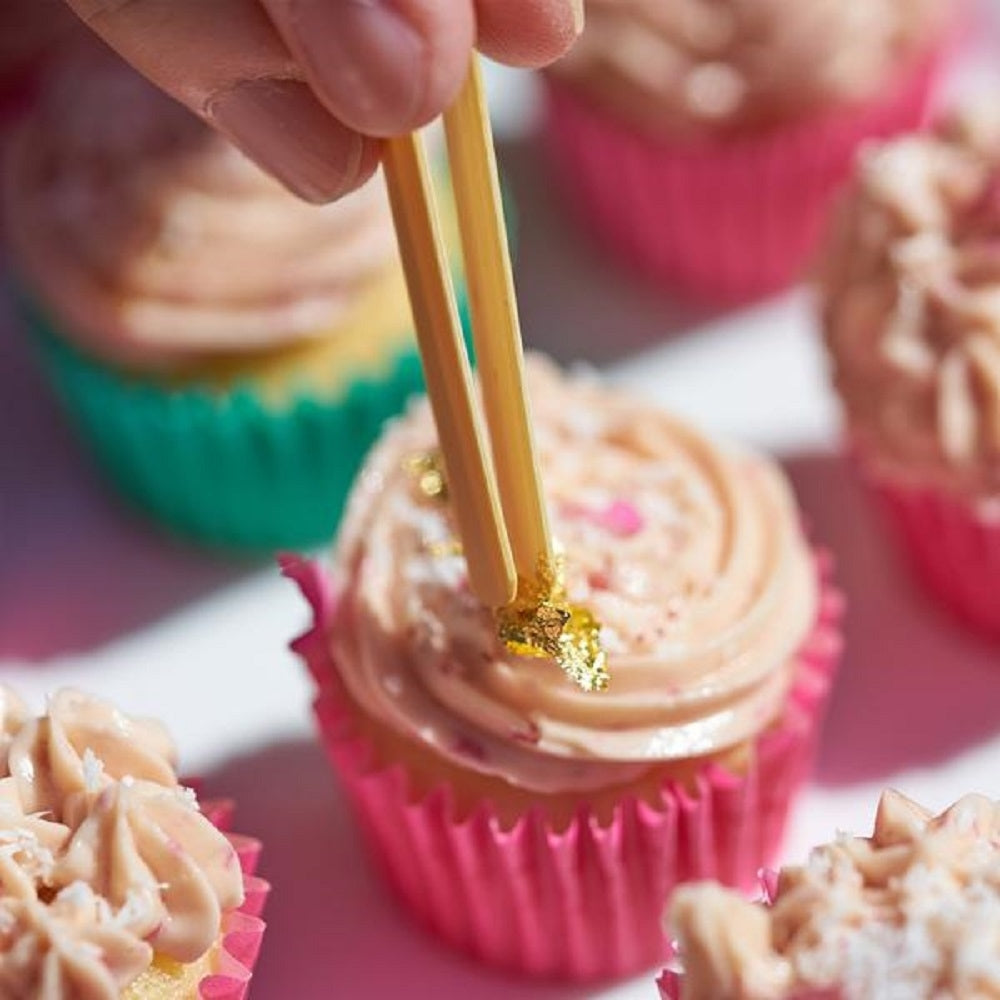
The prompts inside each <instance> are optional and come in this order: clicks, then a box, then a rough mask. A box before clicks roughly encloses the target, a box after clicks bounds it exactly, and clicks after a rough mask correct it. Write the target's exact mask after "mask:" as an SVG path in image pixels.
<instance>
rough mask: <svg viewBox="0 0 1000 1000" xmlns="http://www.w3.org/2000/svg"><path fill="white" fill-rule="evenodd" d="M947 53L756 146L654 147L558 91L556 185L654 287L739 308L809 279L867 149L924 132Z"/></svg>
mask: <svg viewBox="0 0 1000 1000" xmlns="http://www.w3.org/2000/svg"><path fill="white" fill-rule="evenodd" d="M951 48H952V45H951V44H949V45H947V46H946V45H944V44H942V46H941V47H940V48H939V49H937V50H935V51H934V52H933V53H931V54H930V55H928V56H926V57H925V58H923V59H922V60H921V61H920V62H919V63H918V64H916V65H914V66H912V67H911V68H910V69H909V71H908V72H906V73H905V74H901V75H900V76H899V77H898V78H897V80H896V81H894V83H893V84H892V85H891V86H887V87H885V88H883V90H882V91H881V92H880V94H879V96H878V98H877V99H874V100H872V101H870V102H869V103H867V104H865V105H863V106H860V107H855V108H849V109H844V110H838V111H836V112H832V113H827V114H824V115H821V116H816V117H814V118H813V119H812V120H810V121H805V122H802V123H796V124H795V125H792V126H789V127H786V128H780V129H776V130H773V131H770V132H767V133H765V134H762V135H759V136H746V137H735V138H729V139H726V138H722V139H712V138H708V139H703V140H700V141H690V142H687V143H684V144H681V143H677V144H672V143H671V142H669V141H657V140H656V139H654V138H651V137H648V136H646V135H643V134H642V133H641V132H639V131H636V130H635V129H633V128H632V127H630V126H629V125H628V124H624V123H621V122H619V121H617V120H616V119H615V118H614V117H612V116H611V115H610V114H609V113H607V112H605V111H603V110H602V109H600V108H598V107H596V106H595V105H593V104H592V103H591V102H590V101H589V100H588V99H587V98H586V97H585V96H583V95H579V94H577V93H576V92H575V91H574V90H573V89H572V88H571V87H570V86H567V85H566V84H564V83H562V82H561V81H559V80H557V79H555V80H554V79H549V80H548V86H547V92H548V127H547V139H548V140H549V147H550V152H551V158H552V160H553V163H554V165H555V168H556V170H557V171H558V175H559V184H560V187H561V188H565V189H566V190H567V191H568V192H569V195H570V198H571V201H572V203H573V204H574V205H575V207H576V209H577V214H579V215H580V216H581V217H582V219H583V221H584V222H585V223H587V224H589V227H590V228H591V229H592V230H593V232H594V233H595V235H596V236H597V237H598V238H599V239H601V240H602V241H603V242H606V243H607V244H608V246H609V247H610V248H611V249H612V250H614V251H615V252H616V253H617V254H618V255H620V256H621V257H622V258H624V260H625V261H626V262H627V263H629V264H630V265H631V266H633V267H634V268H636V269H637V270H638V271H639V272H641V273H643V274H646V275H647V276H649V277H650V278H652V279H653V280H654V281H656V282H657V283H660V284H663V285H665V286H666V287H668V288H670V289H673V290H677V291H680V292H682V293H687V294H688V295H690V296H692V297H694V298H698V299H704V300H707V301H712V302H723V303H735V302H740V301H746V300H749V299H753V298H756V297H759V296H762V295H765V294H768V293H770V292H774V291H777V290H779V289H781V288H784V287H786V286H787V285H789V284H790V283H792V282H793V281H794V280H796V279H797V278H798V277H800V275H801V274H802V272H803V271H804V270H805V268H806V266H807V264H808V262H809V258H810V256H811V255H812V253H813V251H814V249H815V247H816V246H817V244H818V242H819V240H820V238H821V236H822V233H823V229H824V225H825V221H826V216H827V213H828V211H829V209H830V205H831V201H832V198H833V196H834V194H835V193H836V190H837V188H838V187H839V186H840V184H841V183H842V182H843V181H844V180H845V179H846V178H847V176H848V174H849V172H850V168H851V163H852V160H853V157H854V153H855V150H856V149H857V147H858V146H859V145H860V144H861V143H862V142H864V141H866V140H869V139H878V138H882V137H886V136H890V135H894V134H896V133H899V132H904V131H909V130H912V129H915V128H917V127H919V126H920V125H921V124H923V123H924V121H925V118H926V115H927V112H928V108H929V104H930V98H931V96H932V92H933V89H934V84H935V82H936V80H937V77H938V76H939V71H940V69H941V67H942V65H943V63H944V62H945V53H946V50H950V49H951Z"/></svg>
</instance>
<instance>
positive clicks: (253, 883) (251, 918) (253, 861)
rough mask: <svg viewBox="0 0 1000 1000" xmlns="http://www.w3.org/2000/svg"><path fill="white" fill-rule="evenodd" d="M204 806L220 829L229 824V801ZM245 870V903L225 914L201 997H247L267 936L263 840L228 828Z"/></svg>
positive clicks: (237, 999)
mask: <svg viewBox="0 0 1000 1000" xmlns="http://www.w3.org/2000/svg"><path fill="white" fill-rule="evenodd" d="M202 810H203V812H204V813H205V815H206V816H207V817H208V818H209V819H210V820H211V822H212V823H214V824H215V825H216V826H217V827H218V828H219V829H220V830H223V831H224V832H225V831H226V830H227V827H228V826H229V819H230V817H231V814H232V807H231V804H230V803H229V802H208V803H204V804H203V806H202ZM226 837H227V839H228V840H229V842H230V844H232V846H233V849H234V850H235V851H236V856H237V858H238V859H239V863H240V868H241V869H242V871H243V891H244V899H243V905H242V906H240V908H239V909H238V910H233V911H231V912H229V913H225V914H223V917H222V939H221V941H220V947H219V953H218V957H217V959H216V963H215V966H216V967H215V971H214V972H213V973H212V974H211V975H210V976H205V978H204V979H202V980H201V982H200V983H199V984H198V996H199V998H200V1000H244V998H245V997H246V995H247V990H248V989H249V986H250V978H251V976H252V974H253V968H254V965H255V963H256V961H257V955H258V953H259V952H260V945H261V941H262V940H263V937H264V927H265V924H264V921H263V920H261V919H260V914H261V912H262V911H263V909H264V903H265V902H266V900H267V896H268V893H269V892H270V888H271V887H270V886H269V885H268V883H267V882H265V881H264V880H263V879H261V878H258V877H257V876H256V875H255V874H254V872H255V871H256V870H257V862H258V859H259V858H260V849H261V845H260V841H257V840H254V839H252V838H251V837H244V836H241V835H239V834H232V833H228V832H226Z"/></svg>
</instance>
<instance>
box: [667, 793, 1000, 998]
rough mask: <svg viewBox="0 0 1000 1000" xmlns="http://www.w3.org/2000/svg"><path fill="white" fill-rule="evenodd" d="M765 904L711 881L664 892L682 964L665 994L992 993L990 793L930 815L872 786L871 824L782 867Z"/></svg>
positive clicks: (999, 990) (994, 853) (997, 931)
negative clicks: (868, 830) (670, 895)
mask: <svg viewBox="0 0 1000 1000" xmlns="http://www.w3.org/2000/svg"><path fill="white" fill-rule="evenodd" d="M769 896H770V899H769V900H768V901H767V903H758V904H755V903H749V902H747V901H746V900H745V899H743V898H742V897H740V896H738V895H737V894H735V893H732V892H729V891H727V890H725V889H723V888H721V887H720V886H717V885H711V884H707V885H696V886H686V887H684V888H683V889H681V890H678V892H677V893H676V894H675V895H674V901H673V905H672V907H671V917H670V922H671V924H672V926H673V929H674V931H675V932H676V934H677V937H678V944H679V948H680V955H681V959H682V962H683V965H684V972H683V974H677V973H667V975H666V976H665V977H664V979H663V980H662V981H661V989H662V992H663V996H664V998H669V1000H873V998H876V997H890V996H892V997H899V998H900V1000H904V998H905V1000H941V998H945V997H948V998H955V1000H959V998H962V1000H973V998H984V1000H985V998H987V997H995V996H1000V961H998V955H1000V804H998V803H996V802H993V801H991V800H990V799H987V798H985V797H983V796H981V795H967V796H965V797H964V798H962V799H960V800H959V801H958V802H957V803H956V804H955V805H953V806H952V807H951V808H950V809H947V810H945V811H944V812H943V813H941V815H940V816H932V814H931V813H929V812H927V811H926V810H925V809H922V808H921V807H920V806H918V805H917V804H916V803H914V802H911V801H910V800H909V799H907V798H905V797H904V796H902V795H900V794H899V793H898V792H886V793H884V794H883V796H882V799H881V801H880V803H879V807H878V815H877V816H876V818H875V831H874V833H873V835H872V836H871V837H865V838H847V837H840V838H838V839H837V840H835V841H834V842H832V843H830V844H824V845H823V846H822V847H817V848H816V849H815V850H814V851H813V852H812V855H811V856H810V858H809V861H808V863H807V864H805V865H803V866H800V867H790V868H785V869H782V871H781V872H780V873H779V874H778V876H777V877H776V879H774V880H773V884H772V886H771V889H770V892H769Z"/></svg>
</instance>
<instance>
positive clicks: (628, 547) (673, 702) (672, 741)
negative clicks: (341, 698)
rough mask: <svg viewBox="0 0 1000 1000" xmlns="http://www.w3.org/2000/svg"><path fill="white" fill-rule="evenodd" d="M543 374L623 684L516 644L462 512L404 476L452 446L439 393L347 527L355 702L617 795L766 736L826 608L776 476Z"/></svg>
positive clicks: (554, 450) (561, 466) (549, 448)
mask: <svg viewBox="0 0 1000 1000" xmlns="http://www.w3.org/2000/svg"><path fill="white" fill-rule="evenodd" d="M529 384H530V392H531V398H532V402H533V406H534V416H535V424H536V428H537V439H538V446H539V452H540V458H541V462H542V468H543V469H544V470H545V488H546V494H547V500H548V506H549V510H550V515H551V518H552V524H553V530H554V533H555V536H556V538H557V539H558V540H559V542H561V543H562V545H563V546H564V547H565V550H566V552H567V553H568V560H567V587H568V591H569V597H570V600H571V601H573V602H574V603H580V604H583V605H585V606H586V607H588V608H590V609H591V610H592V611H593V612H594V613H595V615H596V616H597V618H598V620H599V621H600V622H602V624H603V629H602V637H603V641H604V644H605V647H606V649H607V651H608V654H609V668H610V673H611V678H612V679H611V687H610V689H609V690H608V691H607V692H605V693H602V694H599V695H594V694H586V693H584V692H582V691H580V690H579V689H577V688H576V687H575V686H574V685H573V684H572V683H570V682H569V681H568V680H567V679H566V678H565V676H564V675H563V673H562V671H561V670H560V669H559V667H558V666H557V665H555V664H554V663H552V662H550V661H546V660H537V659H527V658H523V657H518V656H515V655H513V654H511V653H509V652H508V651H507V650H506V649H504V648H503V646H502V645H501V644H500V643H499V641H498V639H497V636H496V629H495V625H494V622H493V620H492V616H491V614H490V612H489V611H488V610H487V609H485V608H483V607H482V606H481V605H479V604H478V602H477V601H476V599H475V598H474V596H473V595H472V594H471V592H470V590H469V587H468V583H467V580H466V571H465V563H464V560H463V559H462V557H461V556H460V555H457V554H454V552H453V551H451V550H452V548H453V545H454V537H455V529H454V526H453V523H452V519H451V514H450V511H449V509H448V507H447V505H446V504H443V503H441V502H440V501H438V500H433V499H428V498H427V497H426V496H424V495H422V494H421V492H420V491H419V490H418V489H417V488H416V486H415V484H414V479H413V476H412V474H411V473H410V472H408V471H407V470H406V468H404V466H405V464H406V460H407V458H408V456H413V455H414V454H418V453H421V452H424V451H426V450H427V449H428V448H431V447H433V444H434V430H433V424H432V421H431V419H430V415H429V412H428V410H427V409H426V407H423V406H421V407H420V408H418V409H417V410H416V411H415V412H413V413H412V414H411V415H410V416H409V417H408V418H407V419H406V420H404V421H402V422H400V423H398V424H397V425H396V426H394V427H393V428H392V429H391V430H390V431H389V433H388V434H387V435H386V436H385V438H384V439H383V441H382V442H381V444H380V445H379V446H378V447H377V448H376V449H375V451H374V453H373V454H372V456H371V457H370V460H369V462H368V464H367V467H366V469H365V470H364V472H363V473H362V476H361V478H360V480H359V484H358V486H357V487H356V489H355V492H354V495H353V498H352V500H351V503H350V507H349V511H348V515H347V519H346V522H345V525H344V527H343V529H342V535H341V540H340V545H339V552H338V560H337V571H338V574H339V577H340V582H341V603H340V606H339V608H338V614H337V617H336V621H335V622H334V626H333V628H332V631H331V637H330V641H331V644H332V650H333V656H334V660H335V662H337V663H339V664H340V667H341V674H342V677H343V681H344V684H345V685H346V687H347V689H348V692H349V694H350V695H351V697H352V698H353V699H354V701H355V702H356V703H357V704H358V705H359V706H360V707H361V709H362V710H363V711H364V712H366V713H368V714H369V715H370V716H371V717H373V718H375V719H378V720H380V721H382V722H384V723H385V724H387V725H388V726H390V727H391V728H392V729H393V730H395V731H397V732H399V733H401V734H404V735H405V736H407V737H409V738H412V739H414V740H416V741H418V742H420V743H421V744H424V745H428V746H430V747H433V748H434V749H435V750H436V751H437V752H438V753H440V754H442V755H444V756H445V757H446V758H448V759H450V760H452V761H453V762H455V763H458V764H460V765H461V766H464V767H467V768H472V769H473V770H475V771H478V772H480V773H482V774H486V775H493V776H497V777H501V778H503V779H505V780H506V781H508V782H510V783H511V784H513V785H515V786H519V787H522V788H527V789H535V790H539V791H568V790H571V789H573V788H580V789H583V788H596V787H604V786H609V785H612V784H615V783H618V782H621V781H623V780H629V778H630V776H633V775H641V774H642V773H644V772H645V771H647V770H648V769H649V768H650V767H652V766H654V765H655V764H656V763H657V762H661V761H663V760H671V759H682V758H690V757H696V756H700V755H704V754H709V753H713V752H715V751H717V750H719V749H720V748H725V747H730V746H733V745H735V744H737V743H739V742H740V741H742V740H744V739H746V738H748V737H751V736H753V735H755V734H756V733H758V732H759V731H760V730H762V729H763V728H764V727H766V726H767V725H768V723H769V722H770V721H771V720H772V719H773V718H774V717H775V716H776V715H777V714H778V712H779V711H780V709H781V706H782V704H783V700H784V697H785V693H786V691H787V688H788V684H789V681H790V676H791V670H792V661H793V657H794V654H795V652H796V650H797V648H798V646H799V645H800V643H801V642H802V640H803V639H804V638H805V636H806V634H807V632H808V630H809V628H810V627H811V625H812V623H813V621H814V619H815V614H816V592H815V591H816V588H815V582H814V578H813V572H812V568H811V564H810V558H809V555H808V552H807V548H806V546H805V544H804V542H803V539H802V536H801V534H800V531H799V527H798V523H797V518H796V514H795V509H794V504H793V501H792V499H791V497H790V495H789V493H788V490H787V487H786V486H785V484H784V482H783V480H782V479H781V477H780V475H779V474H778V473H777V471H776V470H775V469H774V468H773V467H772V466H771V465H769V464H768V463H766V462H764V461H762V460H760V459H758V458H753V457H749V456H744V455H736V454H729V453H725V452H721V451H719V450H717V449H716V448H714V447H713V446H712V445H710V444H709V443H708V442H707V441H705V440H704V439H702V438H701V437H699V436H698V435H697V434H695V433H694V432H693V431H691V430H689V429H688V428H686V427H684V426H683V425H681V424H679V423H677V422H676V421H674V420H673V419H671V418H670V417H668V416H667V415H666V414H664V413H662V412H660V411H658V410H656V409H654V408H652V407H650V406H646V405H643V404H642V403H639V402H636V401H634V400H632V399H629V398H627V397H625V396H622V395H618V394H615V393H613V392H610V391H608V390H607V389H605V388H603V387H601V386H599V385H597V384H594V383H590V382H587V381H579V380H568V379H564V378H562V377H561V376H559V375H558V374H557V373H556V372H555V371H554V370H551V369H549V368H548V367H545V366H543V365H541V364H540V363H537V362H536V363H534V364H533V365H531V366H530V379H529Z"/></svg>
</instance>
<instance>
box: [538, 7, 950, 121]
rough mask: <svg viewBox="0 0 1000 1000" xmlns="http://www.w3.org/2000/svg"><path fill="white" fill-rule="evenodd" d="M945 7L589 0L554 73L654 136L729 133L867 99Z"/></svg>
mask: <svg viewBox="0 0 1000 1000" xmlns="http://www.w3.org/2000/svg"><path fill="white" fill-rule="evenodd" d="M947 8H948V0H866V2H865V3H845V2H843V0H809V2H807V3H795V2H793V3H789V2H786V0H721V2H720V0H673V2H671V3H664V2H662V0H588V3H587V26H586V28H585V30H584V33H583V36H582V37H581V39H580V40H579V42H578V43H577V44H576V46H575V47H574V48H573V49H572V50H571V51H570V53H569V55H568V56H567V57H566V58H565V59H563V60H562V61H560V62H559V63H557V64H556V66H555V67H554V68H553V70H552V72H553V74H554V75H556V76H559V77H563V78H565V79H567V80H569V81H571V82H572V83H573V84H574V85H575V86H578V87H580V88H582V89H583V90H584V91H585V92H586V93H588V94H589V95H590V96H591V97H593V98H594V100H596V101H598V102H600V103H601V104H603V105H606V106H608V107H609V108H610V109H611V110H612V111H614V112H615V113H616V114H618V115H620V116H622V117H623V118H625V120H627V121H633V122H635V123H636V124H638V125H639V126H640V127H643V128H645V129H648V130H649V131H652V132H653V133H664V134H668V135H676V134H678V133H688V132H690V133H699V132H705V131H708V132H726V131H733V130H740V129H745V128H755V127H760V126H762V125H768V124H773V123H775V122H780V121H787V120H790V119H794V118H796V117H798V116H801V115H803V114H805V113H807V112H809V111H810V110H812V109H814V108H825V107H828V106H838V105H841V104H845V103H851V102H854V101H858V100H866V99H867V98H868V97H869V96H871V95H872V94H875V93H876V92H877V91H878V89H879V87H880V86H882V85H883V84H884V83H885V81H886V80H887V79H889V78H890V77H891V76H892V74H893V73H894V71H895V70H896V69H897V67H899V66H900V65H903V64H905V63H906V62H907V60H909V59H910V58H911V57H912V56H913V55H914V54H915V53H916V52H917V51H919V49H920V48H922V47H923V46H925V45H926V44H928V42H929V41H930V39H931V38H932V36H933V34H934V30H935V28H940V26H941V22H942V21H943V20H944V15H945V12H946V11H947Z"/></svg>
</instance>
